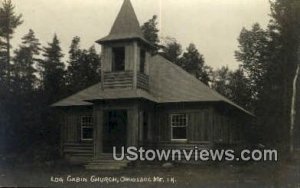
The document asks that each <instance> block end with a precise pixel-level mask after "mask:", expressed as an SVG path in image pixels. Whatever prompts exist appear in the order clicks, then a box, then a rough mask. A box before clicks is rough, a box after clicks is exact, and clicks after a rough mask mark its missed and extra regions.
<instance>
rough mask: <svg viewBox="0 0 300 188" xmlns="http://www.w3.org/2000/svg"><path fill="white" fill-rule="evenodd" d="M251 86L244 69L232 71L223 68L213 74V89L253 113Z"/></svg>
mask: <svg viewBox="0 0 300 188" xmlns="http://www.w3.org/2000/svg"><path fill="white" fill-rule="evenodd" d="M249 85H250V84H249V79H247V77H246V76H245V74H244V71H243V69H242V68H239V69H237V70H235V71H232V70H230V69H229V68H228V67H221V68H220V69H217V70H216V71H214V72H213V80H212V84H211V87H212V88H213V89H215V90H216V91H218V92H219V93H220V94H222V95H224V96H225V97H227V98H228V99H230V100H232V101H234V102H235V103H236V104H238V105H240V106H242V107H244V108H245V109H247V110H250V111H252V110H253V109H252V108H251V107H252V104H251V102H252V98H251V95H249V93H250V90H251V89H250V87H249Z"/></svg>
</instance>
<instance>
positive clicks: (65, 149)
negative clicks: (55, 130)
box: [61, 107, 94, 163]
mask: <svg viewBox="0 0 300 188" xmlns="http://www.w3.org/2000/svg"><path fill="white" fill-rule="evenodd" d="M86 115H92V109H91V108H88V107H72V108H68V109H65V110H64V113H63V118H62V119H63V121H64V122H63V123H62V125H63V127H62V136H61V142H62V146H61V147H62V154H63V156H64V157H65V158H66V159H68V160H70V161H71V162H74V163H81V162H85V161H87V160H89V159H90V158H91V157H92V156H93V153H94V147H93V141H82V140H81V124H80V120H81V116H86Z"/></svg>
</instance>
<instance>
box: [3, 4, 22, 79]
mask: <svg viewBox="0 0 300 188" xmlns="http://www.w3.org/2000/svg"><path fill="white" fill-rule="evenodd" d="M22 23H23V21H22V15H21V14H20V15H16V14H15V6H14V5H13V4H12V2H11V0H3V2H2V6H1V7H0V75H2V79H4V78H6V79H7V80H6V81H8V80H9V76H10V63H11V58H10V49H11V44H10V40H11V38H12V35H13V34H14V31H15V29H16V28H17V27H18V26H19V25H21V24H22ZM0 81H1V80H0Z"/></svg>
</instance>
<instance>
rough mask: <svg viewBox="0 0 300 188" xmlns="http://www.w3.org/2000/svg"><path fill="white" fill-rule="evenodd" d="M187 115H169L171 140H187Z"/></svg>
mask: <svg viewBox="0 0 300 188" xmlns="http://www.w3.org/2000/svg"><path fill="white" fill-rule="evenodd" d="M187 124H188V118H187V114H171V140H187Z"/></svg>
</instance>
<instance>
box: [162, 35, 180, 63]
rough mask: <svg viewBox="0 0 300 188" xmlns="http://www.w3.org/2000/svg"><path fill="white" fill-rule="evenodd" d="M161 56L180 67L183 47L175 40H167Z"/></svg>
mask: <svg viewBox="0 0 300 188" xmlns="http://www.w3.org/2000/svg"><path fill="white" fill-rule="evenodd" d="M161 55H162V56H164V57H165V58H166V59H168V60H169V61H171V62H173V63H175V64H177V65H179V59H180V55H182V46H181V44H179V43H178V42H177V41H176V39H174V38H170V37H168V38H166V40H165V44H164V45H163V47H162V52H161Z"/></svg>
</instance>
